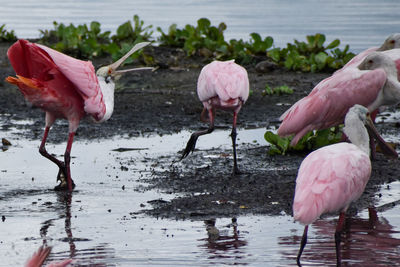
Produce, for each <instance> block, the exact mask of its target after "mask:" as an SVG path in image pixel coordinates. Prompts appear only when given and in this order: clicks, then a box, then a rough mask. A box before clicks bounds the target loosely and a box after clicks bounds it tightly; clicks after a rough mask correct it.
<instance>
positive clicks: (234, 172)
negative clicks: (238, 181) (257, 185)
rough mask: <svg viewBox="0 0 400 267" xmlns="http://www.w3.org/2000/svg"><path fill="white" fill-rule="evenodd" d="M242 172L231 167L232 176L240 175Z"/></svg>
mask: <svg viewBox="0 0 400 267" xmlns="http://www.w3.org/2000/svg"><path fill="white" fill-rule="evenodd" d="M242 174H244V172H242V171H240V170H239V168H238V167H233V170H232V176H236V175H242Z"/></svg>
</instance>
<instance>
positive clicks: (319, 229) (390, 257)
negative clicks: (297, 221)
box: [279, 208, 400, 266]
mask: <svg viewBox="0 0 400 267" xmlns="http://www.w3.org/2000/svg"><path fill="white" fill-rule="evenodd" d="M368 213H369V216H368V217H369V218H368V219H364V218H359V217H352V218H351V217H348V218H346V221H345V226H344V229H343V235H342V244H341V246H342V251H341V252H342V266H399V265H400V258H399V257H398V255H399V252H400V239H399V238H396V237H398V236H399V234H400V231H397V230H395V229H394V227H393V226H392V225H390V224H389V222H388V221H387V220H386V219H385V218H384V217H380V218H379V217H378V215H377V212H376V210H375V209H374V208H369V209H368ZM335 225H336V220H318V221H316V222H315V223H313V224H312V227H313V228H314V229H315V233H313V236H314V238H312V239H311V238H310V239H309V241H308V244H307V246H308V247H309V249H308V250H307V251H306V250H305V251H304V253H303V256H302V266H308V265H312V266H315V264H318V265H319V266H328V265H332V264H333V263H332V259H333V258H335V249H334V247H335V242H334V240H333V239H332V236H333V234H334V231H335ZM300 241H301V235H300V236H299V235H297V234H295V233H293V235H292V236H285V237H280V241H279V245H281V246H282V247H284V249H282V250H281V251H282V254H284V256H285V257H286V258H288V259H290V260H292V261H293V263H295V262H296V255H297V251H298V246H299V244H300ZM289 247H290V249H287V248H289Z"/></svg>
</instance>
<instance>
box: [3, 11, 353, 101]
mask: <svg viewBox="0 0 400 267" xmlns="http://www.w3.org/2000/svg"><path fill="white" fill-rule="evenodd" d="M53 24H54V29H52V30H40V33H41V39H40V42H42V43H44V44H46V45H49V46H51V47H53V48H55V49H57V50H59V51H61V52H64V53H67V54H70V55H72V56H75V57H78V58H83V59H90V58H93V57H98V56H103V55H105V54H106V55H107V54H109V55H111V56H112V58H113V60H116V59H117V58H120V57H121V55H122V54H124V53H125V52H126V51H128V49H129V48H130V47H131V46H132V45H133V44H135V43H138V42H142V41H154V38H153V37H152V35H153V31H152V25H147V26H146V25H145V24H144V21H143V20H140V18H139V16H138V15H134V16H133V20H132V21H127V22H125V23H123V24H121V25H120V26H118V28H117V30H116V33H115V34H114V35H111V33H110V31H105V32H103V31H101V27H100V23H99V22H96V21H93V22H91V23H90V24H89V25H86V24H82V25H78V26H75V25H73V24H70V25H64V24H63V23H58V22H54V23H53ZM226 29H227V26H226V24H225V23H223V22H221V23H219V24H218V25H217V26H214V25H212V24H211V22H210V20H209V19H207V18H200V19H199V20H198V21H197V23H196V25H190V24H187V25H185V27H183V28H178V26H177V25H176V24H172V25H171V26H170V27H169V28H168V31H167V32H164V31H163V30H162V29H161V28H160V27H158V28H157V31H158V32H159V33H160V36H159V37H158V38H157V41H158V43H159V45H161V46H170V47H177V48H182V50H183V51H185V52H186V55H187V56H188V57H191V56H194V55H198V56H202V57H205V58H206V59H208V60H212V59H217V60H228V59H235V61H236V62H237V63H239V64H242V65H246V64H252V63H255V62H257V60H259V59H260V58H262V57H267V56H268V57H269V58H271V59H272V60H273V61H274V62H276V63H278V64H279V65H281V66H284V67H286V68H287V69H290V70H295V71H298V70H300V71H304V72H310V71H311V72H316V71H322V70H335V69H338V68H340V67H342V66H343V65H344V64H345V63H347V62H348V61H349V60H350V59H351V58H352V57H353V56H354V54H353V53H351V52H349V46H348V45H346V46H345V48H344V49H343V50H341V49H339V48H338V46H339V45H340V41H339V40H338V39H336V40H334V41H332V42H331V43H329V44H327V45H326V46H325V41H326V38H325V35H323V34H315V35H309V36H307V37H306V41H305V42H300V41H297V40H294V43H292V44H291V43H288V44H287V47H285V48H278V47H274V39H273V38H272V37H271V36H267V37H264V38H263V37H261V36H260V35H259V34H258V33H251V34H250V38H249V40H248V41H244V40H242V39H239V40H236V39H231V40H229V41H227V40H225V38H224V32H225V30H226ZM0 30H1V33H2V36H8V37H6V38H12V36H13V34H12V33H13V31H11V32H9V33H8V32H7V31H5V30H4V25H3V26H1V28H0ZM15 38H16V37H15ZM138 56H139V55H138V54H136V55H134V56H132V58H130V59H128V60H127V62H126V63H130V62H131V61H132V60H133V59H134V57H138ZM141 56H142V60H143V61H144V62H146V63H149V64H154V62H155V60H154V58H153V57H152V56H151V55H145V54H141ZM277 90H278V91H279V89H277ZM282 92H284V90H282ZM266 93H267V94H268V89H267V90H266Z"/></svg>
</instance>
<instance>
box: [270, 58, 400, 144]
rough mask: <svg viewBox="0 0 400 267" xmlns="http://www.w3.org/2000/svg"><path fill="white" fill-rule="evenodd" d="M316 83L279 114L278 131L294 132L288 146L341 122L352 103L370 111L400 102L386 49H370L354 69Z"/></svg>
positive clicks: (351, 68)
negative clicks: (307, 134) (383, 50)
mask: <svg viewBox="0 0 400 267" xmlns="http://www.w3.org/2000/svg"><path fill="white" fill-rule="evenodd" d="M317 86H318V88H314V90H313V91H312V92H311V93H310V94H309V95H308V96H306V97H304V98H302V99H300V100H299V101H297V102H296V103H295V104H294V105H293V106H292V107H291V108H290V109H289V110H287V111H286V112H285V113H284V114H283V115H282V116H281V120H282V123H281V125H280V127H279V129H278V134H279V135H280V136H288V135H291V134H294V135H295V136H294V138H293V139H292V141H291V145H296V144H297V142H298V141H299V140H300V138H301V137H303V136H304V135H305V134H306V133H307V132H308V131H311V130H319V129H325V128H329V127H332V126H336V125H339V124H341V123H343V120H344V117H345V115H346V113H347V111H348V110H349V108H350V107H352V106H353V105H355V104H360V105H363V106H365V107H368V109H369V111H371V112H372V111H374V110H376V109H377V108H379V107H380V106H387V105H394V104H397V103H399V102H400V83H399V81H398V79H397V69H396V65H395V63H394V61H393V60H392V59H391V58H390V57H389V56H388V55H386V54H385V52H372V53H370V54H369V55H368V56H367V57H365V58H364V60H363V61H362V62H361V63H360V64H359V65H358V67H357V68H354V67H349V68H346V69H344V70H342V71H341V72H339V73H337V74H334V75H332V76H331V77H329V78H328V79H325V80H324V81H323V83H320V84H319V85H317Z"/></svg>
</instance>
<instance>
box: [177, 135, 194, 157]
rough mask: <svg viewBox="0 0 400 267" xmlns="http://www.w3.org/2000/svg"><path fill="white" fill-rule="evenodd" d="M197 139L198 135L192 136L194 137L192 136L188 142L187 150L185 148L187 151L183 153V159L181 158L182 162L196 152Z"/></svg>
mask: <svg viewBox="0 0 400 267" xmlns="http://www.w3.org/2000/svg"><path fill="white" fill-rule="evenodd" d="M197 138H198V136H197V135H192V136H190V139H189V141H188V142H187V144H186V148H185V150H184V151H183V153H182V157H181V159H180V160H182V159H184V158H186V157H187V156H188V155H189V154H190V152H193V151H194V148H195V147H196V142H197Z"/></svg>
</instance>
